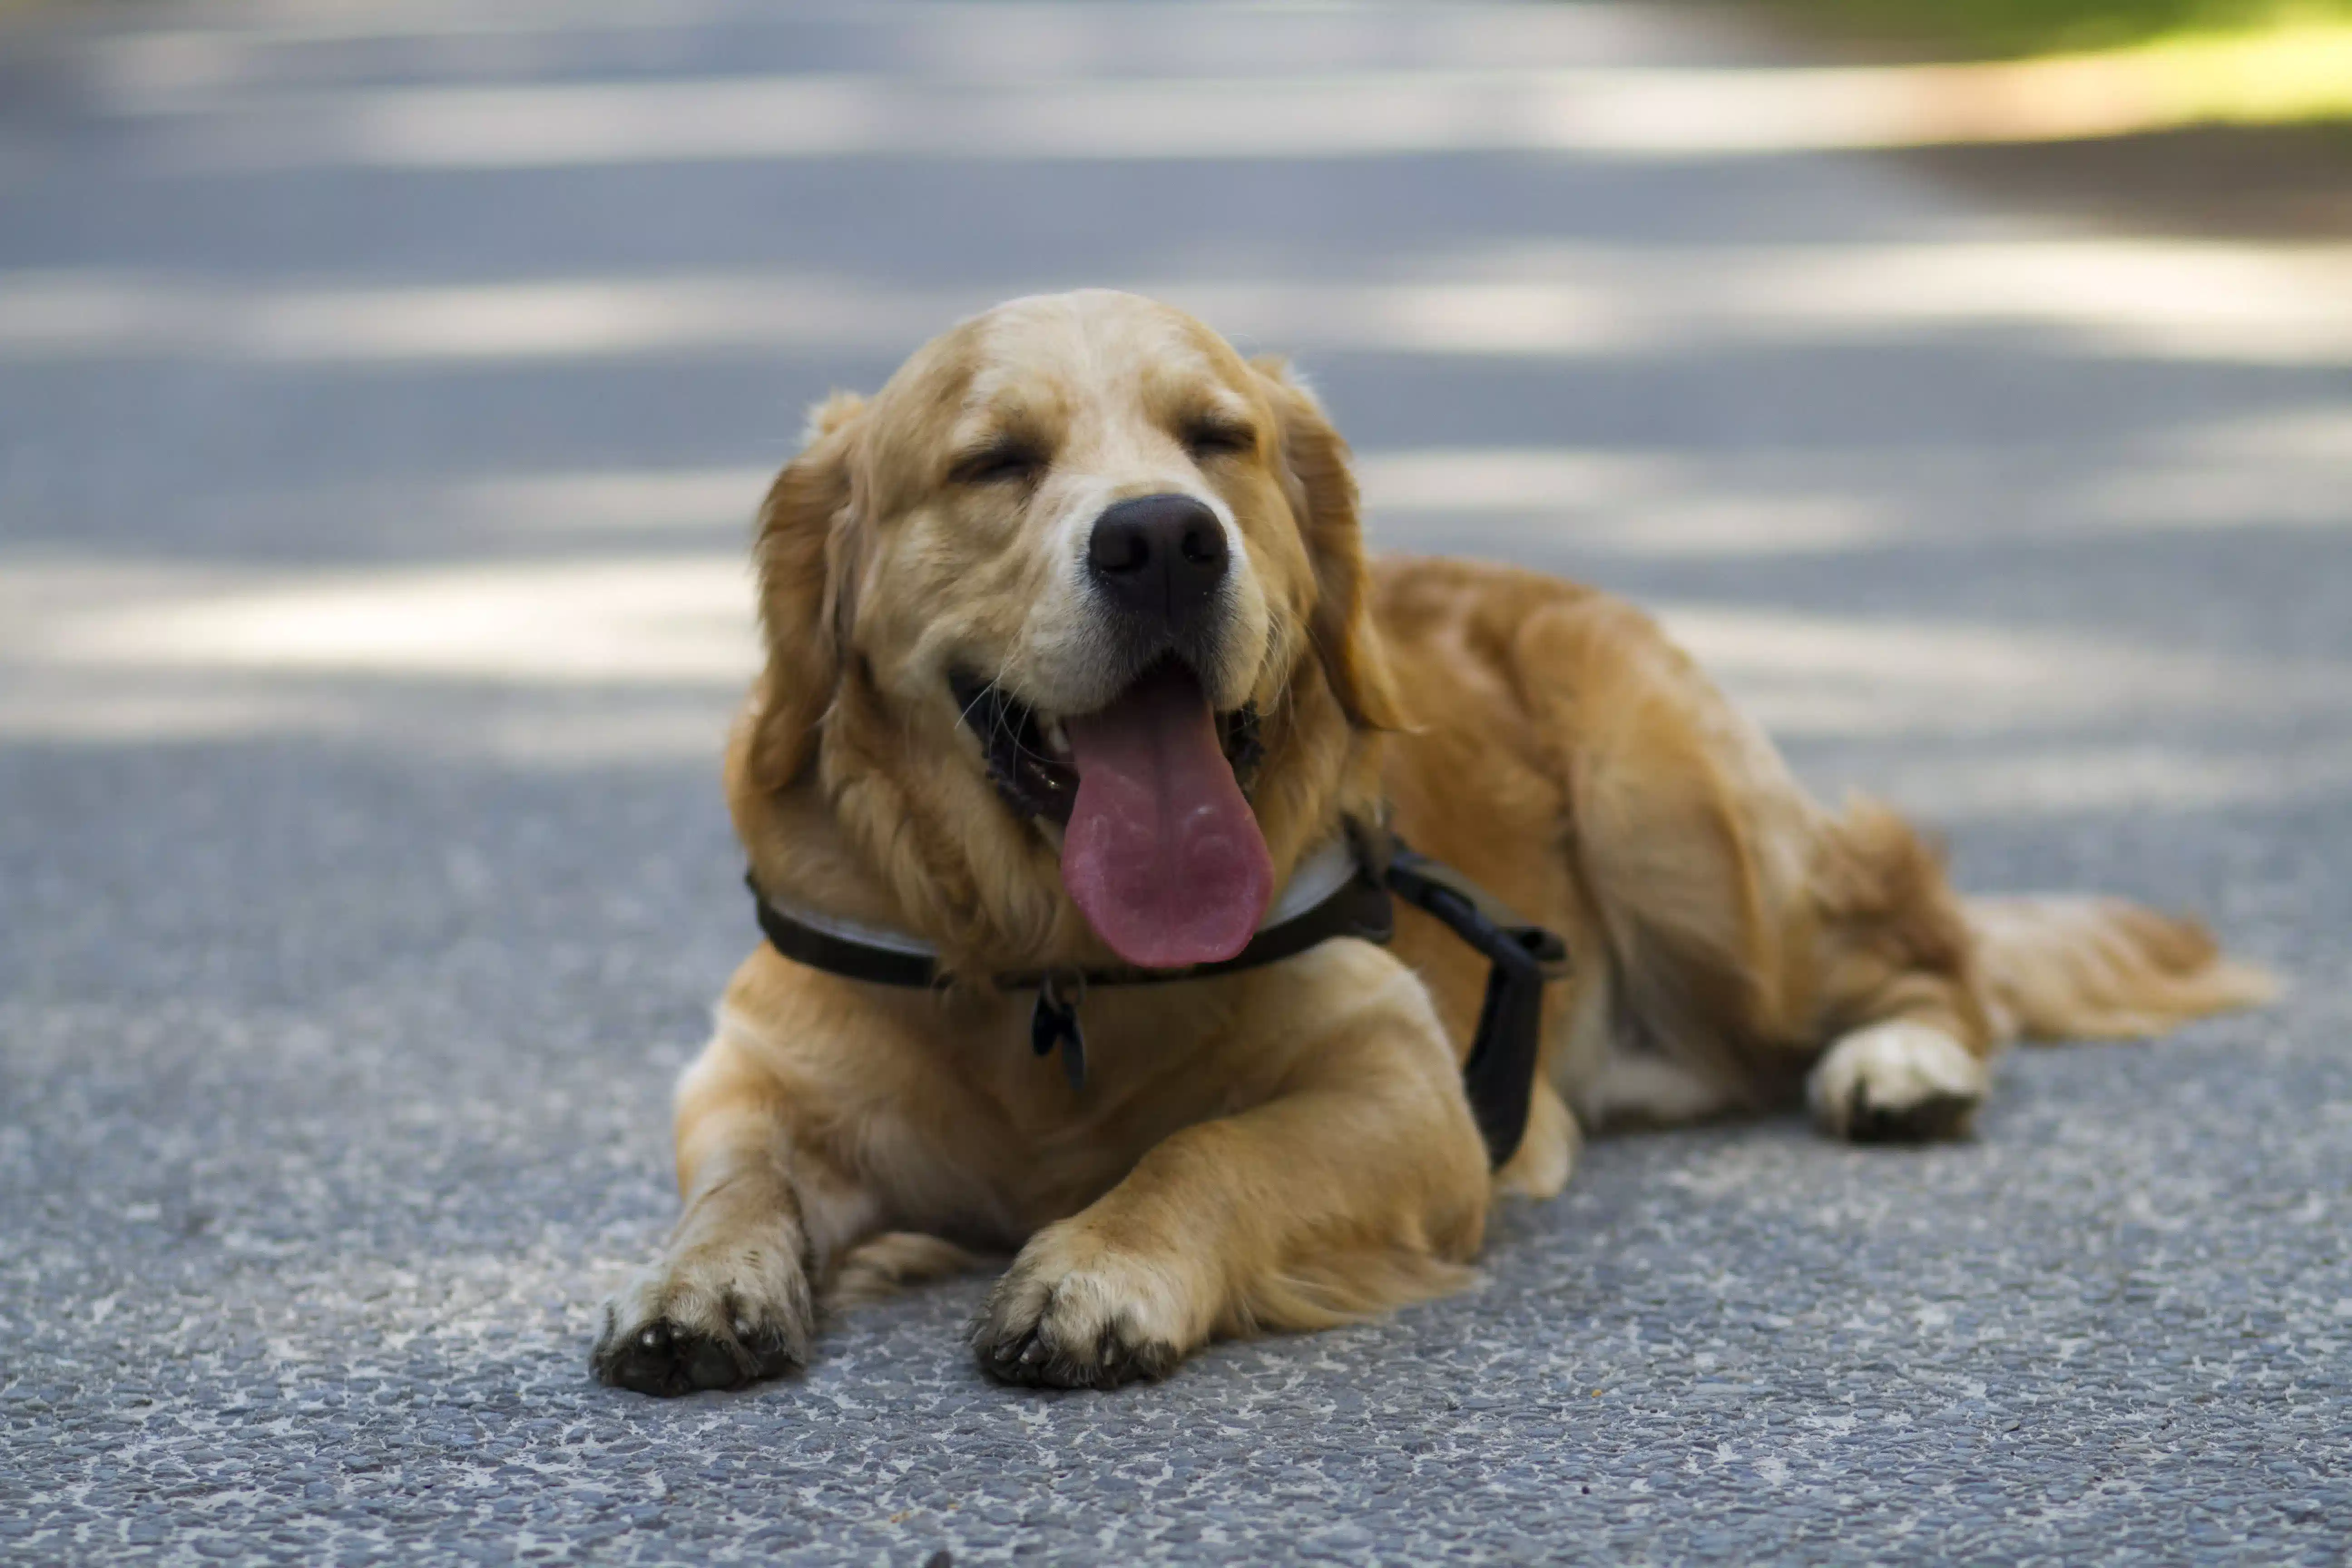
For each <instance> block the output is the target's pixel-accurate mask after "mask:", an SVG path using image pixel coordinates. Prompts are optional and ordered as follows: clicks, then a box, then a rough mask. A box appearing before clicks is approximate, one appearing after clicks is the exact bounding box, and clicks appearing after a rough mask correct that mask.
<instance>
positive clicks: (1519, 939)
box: [744, 824, 1569, 1169]
mask: <svg viewBox="0 0 2352 1568" xmlns="http://www.w3.org/2000/svg"><path fill="white" fill-rule="evenodd" d="M744 881H745V883H746V884H748V885H749V886H750V887H751V898H752V900H753V904H754V908H755V909H756V910H757V911H758V914H759V919H760V930H761V931H762V932H763V933H765V934H766V936H767V939H768V941H769V942H771V943H772V944H773V945H774V947H775V949H776V951H777V952H781V953H782V954H783V955H784V956H785V957H786V958H789V959H791V960H793V962H794V963H804V964H807V965H808V966H809V967H810V968H812V969H822V970H824V971H826V972H827V973H833V974H838V975H842V976H844V977H845V978H846V979H850V980H864V981H867V982H870V983H872V984H877V985H901V986H911V987H923V988H930V987H938V986H943V985H945V984H947V983H948V980H949V976H948V974H947V973H946V972H945V971H943V970H941V969H940V963H939V954H938V952H937V951H936V950H934V949H933V948H931V947H930V946H929V944H927V943H924V942H919V941H918V940H916V939H915V938H913V937H909V936H905V935H902V934H901V933H899V932H897V931H882V930H877V929H876V928H873V927H868V926H861V925H856V924H854V923H852V922H849V921H837V920H833V919H829V918H827V917H825V916H822V915H818V914H814V913H811V912H806V911H801V910H793V911H787V910H782V909H780V908H778V907H777V906H776V905H774V904H772V903H770V902H769V901H768V900H767V899H766V898H765V897H764V896H762V895H761V891H760V887H759V883H758V882H757V881H756V880H755V879H753V878H752V877H751V875H750V874H749V873H746V875H745V876H744ZM1327 889H1328V890H1327ZM1391 896H1393V897H1394V898H1402V900H1405V901H1406V902H1407V903H1409V904H1412V906H1413V907H1414V908H1416V909H1419V910H1425V911H1426V912H1428V913H1429V914H1430V915H1432V916H1433V917H1435V918H1436V919H1437V920H1438V921H1441V922H1442V923H1443V924H1444V926H1445V927H1446V929H1448V930H1449V931H1453V932H1454V935H1456V936H1458V937H1460V938H1461V939H1462V940H1463V941H1464V942H1468V943H1469V944H1470V945H1471V946H1472V947H1474V948H1476V949H1477V950H1478V951H1479V952H1481V953H1483V954H1485V955H1486V960H1487V962H1488V963H1489V964H1491V965H1492V968H1490V969H1489V970H1488V972H1487V975H1486V1005H1484V1006H1483V1007H1482V1008H1481V1009H1480V1011H1479V1014H1478V1032H1477V1034H1476V1036H1475V1037H1474V1038H1473V1040H1472V1043H1471V1047H1470V1057H1469V1059H1468V1060H1467V1061H1465V1063H1464V1064H1463V1067H1462V1079H1463V1088H1464V1089H1465V1091H1466V1092H1467V1094H1468V1096H1469V1099H1470V1110H1471V1112H1472V1114H1473V1115H1474V1116H1475V1117H1476V1119H1477V1121H1478V1131H1479V1133H1480V1134H1481V1135H1482V1136H1483V1137H1484V1138H1485V1139H1486V1152H1487V1156H1488V1158H1489V1159H1491V1160H1492V1161H1493V1163H1494V1164H1495V1166H1496V1169H1500V1168H1501V1167H1502V1165H1503V1163H1505V1162H1506V1161H1507V1160H1509V1159H1510V1157H1511V1155H1512V1154H1513V1153H1515V1152H1517V1149H1518V1146H1519V1141H1520V1139H1521V1138H1523V1137H1524V1136H1525V1135H1526V1133H1527V1124H1528V1101H1529V1099H1530V1098H1531V1096H1532V1094H1533V1092H1534V1084H1535V1073H1536V1064H1537V1058H1538V1055H1539V1054H1540V1047H1541V1044H1542V1038H1541V1037H1542V1025H1543V987H1544V984H1545V982H1547V981H1549V980H1556V979H1559V978H1560V977H1561V976H1563V975H1565V974H1566V973H1568V968H1569V964H1568V947H1567V944H1566V943H1564V942H1561V941H1560V939H1559V937H1558V936H1556V935H1554V934H1553V933H1552V932H1550V931H1546V930H1545V929H1544V928H1542V927H1541V926H1534V925H1529V924H1528V923H1527V922H1526V921H1522V920H1520V919H1519V917H1518V916H1517V915H1516V914H1514V913H1513V912H1512V911H1511V910H1509V909H1507V907H1505V906H1504V905H1503V904H1502V903H1501V902H1499V901H1498V900H1496V899H1495V898H1494V897H1493V896H1492V895H1490V894H1488V893H1487V892H1486V890H1485V889H1482V888H1480V887H1478V886H1477V885H1476V884H1475V883H1474V882H1472V881H1470V880H1469V879H1467V878H1465V877H1464V876H1463V875H1462V874H1461V873H1460V872H1458V871H1455V870H1454V868H1452V867H1450V866H1445V865H1441V864H1440V863H1439V862H1437V861H1434V860H1432V859H1430V858H1427V857H1426V856H1423V855H1419V854H1415V853H1414V852H1413V851H1412V850H1411V849H1409V848H1407V847H1405V846H1404V845H1403V844H1402V842H1401V841H1400V840H1398V839H1397V838H1396V837H1394V836H1393V835H1391V834H1387V833H1383V832H1380V831H1377V830H1368V829H1363V828H1360V827H1358V826H1356V825H1354V824H1350V825H1349V831H1348V836H1347V839H1346V843H1345V847H1344V848H1341V847H1338V846H1335V847H1334V848H1333V849H1331V850H1328V851H1326V852H1324V853H1323V854H1319V855H1317V856H1314V857H1310V858H1309V859H1308V861H1307V863H1306V864H1305V865H1304V866H1302V867H1301V868H1299V870H1298V871H1297V872H1296V873H1294V874H1293V876H1292V878H1291V887H1290V888H1289V889H1285V893H1284V897H1283V900H1281V902H1280V903H1279V904H1277V906H1276V910H1275V916H1276V918H1275V919H1274V920H1273V921H1271V922H1270V923H1268V924H1266V925H1265V926H1263V927H1261V928H1260V929H1259V931H1258V933H1257V935H1256V936H1255V937H1253V938H1251V939H1250V944H1249V945H1248V946H1247V947H1245V948H1244V949H1242V951H1241V952H1239V953H1237V954H1235V955H1234V957H1232V958H1229V959H1226V960H1224V961H1223V963H1203V964H1199V965H1196V966H1194V967H1192V968H1190V969H1133V968H1113V969H1076V968H1073V969H1067V970H1051V971H1026V972H1016V973H1003V974H998V975H996V976H994V977H993V978H994V981H995V984H997V985H998V986H999V987H1001V988H1003V989H1005V990H1012V991H1033V990H1034V991H1035V992H1036V993H1037V1003H1036V1006H1035V1007H1034V1009H1033V1010H1032V1012H1031V1014H1030V1019H1029V1040H1030V1045H1031V1046H1032V1047H1033V1048H1034V1049H1035V1051H1036V1052H1037V1054H1038V1055H1039V1056H1044V1055H1045V1054H1046V1053H1047V1052H1049V1051H1052V1050H1054V1049H1055V1047H1060V1049H1061V1053H1062V1065H1063V1068H1064V1070H1065V1071H1066V1073H1067V1074H1068V1077H1069V1080H1070V1087H1071V1088H1072V1089H1079V1088H1081V1087H1083V1086H1084V1085H1085V1083H1086V1071H1087V1068H1086V1061H1087V1058H1086V1037H1085V1036H1084V1034H1083V1033H1082V1032H1081V1031H1080V1029H1079V1027H1078V1003H1079V1002H1080V1000H1081V999H1082V998H1084V996H1085V995H1086V993H1087V990H1088V989H1090V988H1092V987H1094V986H1097V985H1152V984H1165V983H1167V982H1171V981H1178V980H1203V979H1207V978H1209V977H1211V976H1213V975H1218V974H1231V973H1236V972H1238V971H1241V970H1244V969H1257V968H1260V967H1263V966H1264V965H1265V964H1269V963H1281V962H1282V961H1283V960H1284V959H1286V958H1292V957H1296V956H1297V954H1299V953H1302V952H1306V951H1307V949H1308V948H1310V947H1315V946H1318V945H1319V944H1320V943H1323V942H1329V941H1330V940H1331V939H1333V938H1334V937H1343V936H1351V937H1360V938H1361V939H1362V940H1364V941H1366V942H1387V941H1388V940H1389V938H1390V937H1391V935H1392V934H1393V933H1394V931H1395V930H1396V911H1395V908H1394V905H1393V903H1392V901H1391Z"/></svg>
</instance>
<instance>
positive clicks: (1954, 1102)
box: [1805, 1020, 1989, 1143]
mask: <svg viewBox="0 0 2352 1568" xmlns="http://www.w3.org/2000/svg"><path fill="white" fill-rule="evenodd" d="M1988 1084H1989V1076H1988V1074H1987V1073H1986V1070H1985V1064H1984V1063H1983V1062H1982V1061H1981V1060H1980V1059H1979V1058H1977V1057H1976V1056H1975V1055H1973V1054H1972V1053H1971V1052H1970V1051H1969V1048H1968V1047H1966V1046H1963V1045H1962V1044H1960V1042H1959V1041H1958V1040H1956V1039H1954V1038H1953V1037H1951V1036H1949V1035H1948V1034H1946V1033H1945V1032H1944V1031H1943V1030H1941V1029H1937V1028H1932V1027H1930V1026H1927V1025H1926V1024H1915V1023H1909V1022H1906V1021H1900V1020H1898V1021H1895V1022H1893V1023H1886V1024H1876V1025H1873V1026H1871V1027H1869V1028H1866V1029H1857V1030H1855V1031H1854V1032H1853V1034H1851V1035H1847V1036H1845V1037H1843V1038H1842V1039H1840V1040H1838V1041H1837V1042H1836V1043H1835V1044H1833V1045H1832V1046H1831V1047H1830V1048H1829V1049H1828V1050H1827V1051H1826V1052H1824V1053H1823V1054H1822V1059H1821V1060H1820V1061H1819V1062H1817V1063H1815V1064H1814V1066H1813V1070H1812V1075H1811V1078H1810V1079H1807V1080H1806V1085H1805V1098H1806V1100H1808V1101H1809V1102H1810V1103H1811V1107H1812V1112H1813V1121H1815V1122H1816V1123H1817V1124H1818V1125H1819V1126H1820V1127H1821V1130H1822V1131H1824V1132H1826V1133H1828V1134H1829V1135H1830V1136H1831V1137H1832V1138H1843V1139H1847V1140H1849V1141H1851V1142H1856V1143H1918V1142H1930V1141H1933V1140H1937V1139H1944V1138H1958V1137H1960V1136H1962V1135H1963V1134H1965V1133H1966V1132H1967V1131H1968V1130H1969V1120H1970V1118H1972V1117H1973V1116H1974V1115H1975V1113H1976V1109H1977V1107H1978V1106H1979V1105H1980V1104H1982V1103H1983V1101H1984V1097H1985V1090H1986V1089H1987V1087H1988Z"/></svg>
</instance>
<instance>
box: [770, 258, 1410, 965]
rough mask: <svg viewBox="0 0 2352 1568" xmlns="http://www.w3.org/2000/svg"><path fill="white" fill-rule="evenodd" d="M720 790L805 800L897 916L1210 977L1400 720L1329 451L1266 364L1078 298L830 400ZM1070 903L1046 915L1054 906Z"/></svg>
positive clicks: (956, 931)
mask: <svg viewBox="0 0 2352 1568" xmlns="http://www.w3.org/2000/svg"><path fill="white" fill-rule="evenodd" d="M759 558H760V572H761V615H762V619H763V622H764V626H765V630H766V635H767V643H768V669H767V673H766V677H765V679H764V682H763V687H764V690H763V692H762V694H761V697H760V698H759V700H757V701H756V702H755V705H754V710H753V712H752V717H751V721H750V724H749V727H748V729H747V731H746V734H745V737H744V744H743V749H742V753H741V765H740V769H739V772H740V782H739V784H738V788H739V789H744V788H749V789H752V790H757V791H765V792H771V793H775V792H783V791H787V790H791V789H793V788H796V787H806V786H812V785H813V786H814V788H816V789H817V790H819V791H820V792H821V793H822V795H823V796H824V799H825V800H826V801H828V802H829V803H830V805H831V807H832V810H833V814H834V816H835V818H836V820H837V821H838V822H839V823H840V824H841V825H842V826H844V827H845V829H846V830H847V832H848V833H849V835H850V837H851V839H852V841H853V842H854V843H855V844H856V846H857V847H858V848H859V850H860V851H861V852H862V855H863V858H866V860H867V861H868V862H869V863H870V864H871V866H872V867H873V868H875V869H876V870H877V871H878V872H879V873H880V874H881V875H882V876H883V877H884V878H885V879H886V880H887V883H888V884H889V887H890V889H891V891H892V892H893V894H894V895H895V896H896V898H897V900H898V902H899V904H900V906H901V907H902V908H903V909H905V910H907V911H908V913H909V915H910V916H913V917H914V918H916V919H918V920H919V921H920V922H921V923H923V924H924V925H926V926H927V927H928V928H929V929H930V930H931V931H933V933H934V934H937V935H939V936H940V937H941V939H942V940H944V941H946V942H949V943H950V944H951V945H955V946H961V947H966V948H972V949H981V948H985V949H990V950H994V951H996V952H1007V951H1017V952H1025V953H1027V954H1030V955H1032V956H1035V955H1037V954H1039V953H1041V952H1045V950H1048V949H1051V948H1055V947H1057V946H1064V945H1066V944H1068V943H1069V942H1073V941H1077V942H1083V940H1084V939H1083V938H1082V937H1078V936H1077V935H1076V932H1075V931H1073V930H1072V929H1071V922H1070V921H1069V920H1068V918H1067V914H1068V910H1069V909H1070V906H1071V904H1072V903H1073V902H1074V903H1075V905H1076V909H1077V910H1080V911H1083V914H1084V917H1085V921H1086V922H1087V924H1088V925H1090V926H1091V927H1092V929H1093V931H1094V932H1095V933H1096V934H1097V936H1098V937H1099V938H1100V939H1101V940H1102V942H1105V943H1107V944H1108V946H1109V947H1110V948H1111V949H1112V950H1114V951H1115V952H1118V954H1119V955H1121V956H1122V957H1124V958H1125V959H1127V960H1128V961H1129V962H1131V963H1139V964H1144V965H1148V966H1152V967H1174V966H1178V965H1183V964H1190V963H1203V962H1209V961H1213V960H1217V959H1221V958H1225V957H1229V956H1231V955H1232V954H1233V953H1234V952H1238V951H1239V950H1240V949H1241V948H1242V947H1243V946H1244V944H1245V943H1246V942H1248V940H1249V937H1250V934H1251V932H1252V931H1254V930H1255V927H1256V925H1257V923H1258V921H1259V920H1260V919H1261V918H1262V916H1263V915H1264V913H1265V909H1266V906H1267V903H1268V901H1269V900H1270V898H1271V897H1272V894H1273V892H1274V890H1275V884H1276V878H1277V876H1278V875H1281V874H1283V873H1284V872H1286V868H1287V867H1288V865H1289V864H1290V863H1291V861H1292V860H1293V859H1295V858H1296V857H1297V855H1298V854H1299V853H1300V852H1302V851H1303V850H1304V849H1305V848H1307V847H1311V841H1312V839H1313V838H1314V837H1317V836H1318V834H1319V833H1321V832H1323V831H1326V830H1328V826H1329V824H1330V819H1331V817H1332V816H1333V815H1334V814H1335V813H1336V812H1337V811H1339V809H1340V808H1341V807H1342V806H1343V805H1347V804H1349V802H1348V800H1347V798H1346V797H1347V796H1348V795H1349V792H1350V791H1351V790H1353V791H1356V792H1358V793H1360V792H1361V791H1362V790H1363V789H1364V788H1366V787H1367V786H1366V785H1365V784H1364V783H1363V780H1364V778H1365V777H1366V776H1368V774H1369V771H1370V764H1369V763H1367V762H1366V761H1365V749H1364V748H1363V746H1361V745H1360V743H1359V741H1360V737H1361V736H1362V735H1363V734H1365V733H1366V732H1368V731H1377V730H1380V729H1384V728H1390V727H1393V726H1394V724H1395V723H1396V722H1397V715H1396V712H1395V699H1394V697H1393V694H1392V692H1391V687H1390V683H1389V679H1388V676H1387V672H1386V670H1385V668H1384V667H1383V665H1382V663H1381V657H1380V650H1379V647H1378V645H1377V643H1376V641H1375V639H1374V638H1373V637H1372V635H1371V632H1370V611H1369V607H1368V605H1367V603H1366V597H1367V586H1366V581H1365V568H1364V561H1363V552H1362V545H1361V542H1360V536H1359V531H1358V527H1357V520H1356V497H1355V486H1354V483H1353V481H1352V479H1350V477H1349V472H1348V468H1347V454H1346V447H1345V446H1344V444H1343V443H1342V442H1341V441H1340V439H1339V436H1338V435H1337V433H1336V432H1334V431H1333V430H1332V428H1331V426H1330V425H1329V423H1328V421H1327V420H1326V419H1325V418H1324V416H1323V414H1322V411H1321V410H1320V409H1319V408H1318V406H1317V405H1316V403H1315V401H1314V399H1313V398H1312V397H1311V396H1310V395H1308V394H1307V391H1306V390H1305V389H1304V388H1303V387H1302V386H1300V385H1299V384H1297V382H1295V381H1294V380H1292V379H1291V378H1290V377H1289V376H1288V375H1287V374H1286V373H1285V372H1284V370H1283V368H1282V366H1281V365H1280V364H1279V363H1274V362H1258V363H1248V362H1244V360H1243V359H1242V358H1241V357H1240V356H1239V355H1238V354H1237V353H1234V350H1233V348H1232V347H1231V346H1230V345H1229V344H1227V343H1226V342H1224V340H1223V339H1222V338H1220V337H1218V336H1217V335H1216V334H1215V333H1214V332H1212V331H1209V330H1208V329H1207V328H1206V327H1204V326H1202V325H1201V324H1200V323H1199V322H1197V321H1193V320H1192V319H1191V318H1190V317H1187V316H1185V315H1183V314H1181V312H1178V311H1176V310H1171V309H1169V308H1167V307H1166V306H1163V305H1159V304H1155V303H1153V302H1151V301H1150V300H1142V299H1139V298H1136V297H1134V296H1132V295H1125V294H1117V293H1110V292H1104V291H1089V292H1085V293H1078V294H1069V295H1059V296H1053V297H1047V298H1037V299H1027V300H1013V301H1012V302H1011V303H1009V304H1005V305H1002V306H999V307H998V308H997V309H995V310H991V311H989V312H988V313H986V314H985V315H982V316H980V317H977V318H975V319H973V320H971V321H966V322H964V323H962V324H961V325H960V326H958V327H956V328H955V329H953V330H952V331H949V332H948V333H946V334H945V335H944V336H942V337H940V338H938V339H936V340H935V341H933V342H931V343H929V344H928V345H927V346H925V347H924V348H923V349H921V350H920V351H919V352H918V353H916V354H915V355H914V357H913V358H912V359H910V360H908V362H907V363H906V364H905V365H904V366H903V367H902V368H901V369H900V370H899V371H898V374H896V375H894V376H892V377H891V379H890V381H889V383H888V384H887V385H886V386H885V387H884V388H883V389H882V390H881V392H879V393H878V394H877V395H875V396H873V397H872V398H871V399H866V400H860V399H858V398H856V397H850V396H845V395H843V396H836V397H835V398H833V399H832V400H830V401H828V402H827V403H826V404H824V405H823V406H821V407H820V408H819V409H818V410H817V411H816V414H815V416H814V420H813V422H812V426H811V432H810V437H809V443H808V446H807V448H806V449H805V450H804V451H803V453H802V454H801V455H800V456H799V457H798V458H795V459H794V460H793V462H792V463H791V464H790V465H788V466H787V467H786V468H784V470H783V472H782V474H780V475H779V476H778V477H777V479H776V481H775V484H774V486H773V487H772V489H771V490H770V492H769V495H768V500H767V503H766V507H765V509H764V510H763V512H762V515H761V529H760V546H759ZM1065 894H1066V897H1065Z"/></svg>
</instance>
